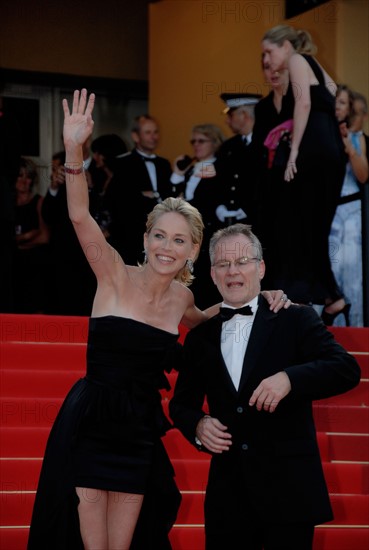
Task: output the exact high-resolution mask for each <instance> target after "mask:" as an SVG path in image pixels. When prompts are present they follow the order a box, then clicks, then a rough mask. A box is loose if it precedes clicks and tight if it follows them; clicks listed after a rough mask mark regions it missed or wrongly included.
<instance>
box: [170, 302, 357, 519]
mask: <svg viewBox="0 0 369 550" xmlns="http://www.w3.org/2000/svg"><path fill="white" fill-rule="evenodd" d="M221 329H222V321H221V319H220V317H219V315H217V316H215V317H213V318H211V319H209V320H208V321H206V322H205V323H203V324H201V325H199V326H198V327H196V328H195V329H192V330H191V331H190V332H189V333H188V335H187V337H186V340H185V343H184V363H183V366H182V368H181V369H180V372H179V375H178V380H177V384H176V387H175V392H174V396H173V399H172V401H171V403H170V415H171V418H172V420H173V422H174V425H175V426H176V427H178V428H179V429H180V430H181V431H182V433H183V434H184V436H185V437H186V438H187V439H188V440H189V441H190V442H191V443H192V444H193V445H196V443H195V433H196V426H197V423H198V421H199V420H200V419H201V418H202V417H203V416H204V414H205V412H206V408H204V405H203V404H204V400H206V401H205V402H207V407H208V410H209V413H208V414H210V416H212V417H215V418H217V419H218V420H220V422H222V423H223V424H224V425H225V426H227V428H228V432H230V433H231V435H232V441H233V443H232V446H231V448H230V450H229V451H226V452H223V453H221V454H214V455H213V456H212V459H211V466H210V472H209V479H208V484H207V491H206V492H207V496H206V505H205V520H206V523H207V524H208V525H209V523H210V522H211V521H219V518H218V519H217V518H216V516H214V515H213V514H212V512H213V510H214V509H215V508H216V507H217V502H219V499H223V501H226V502H227V505H226V511H225V512H224V513H223V519H224V521H225V522H227V520H228V521H229V523H230V528H232V521H233V522H234V517H237V515H238V513H239V511H238V510H237V509H234V510H233V509H232V506H234V505H235V504H234V503H237V502H239V499H236V498H233V496H235V494H236V491H241V498H247V499H249V500H250V502H251V503H252V506H254V507H255V509H256V510H258V511H259V512H260V513H261V514H262V516H263V519H265V520H266V521H267V522H272V523H275V522H278V523H290V522H307V523H313V524H319V523H322V522H326V521H329V520H331V519H332V510H331V506H330V502H329V496H328V491H327V487H326V483H325V480H324V475H323V470H322V465H321V459H320V455H319V449H318V443H317V437H316V432H315V427H314V420H313V410H312V403H313V401H314V400H316V399H323V398H326V397H330V396H333V395H336V394H339V393H343V392H346V391H348V390H350V389H351V388H353V387H354V386H356V385H357V384H358V383H359V381H360V368H359V366H358V364H357V362H356V360H355V359H354V358H353V357H352V356H351V355H350V354H349V353H347V352H346V351H345V350H344V349H343V348H342V347H341V346H340V345H339V344H338V343H337V342H335V340H334V338H333V336H332V334H331V333H330V332H329V331H328V330H327V329H326V328H325V326H324V325H323V323H322V321H321V319H320V317H318V315H317V314H316V312H315V310H314V309H313V308H311V307H309V306H291V307H290V308H289V309H287V310H285V309H282V310H280V311H279V312H278V313H273V312H271V311H270V310H269V305H268V304H267V302H266V300H265V299H264V298H263V297H261V296H260V298H259V308H258V311H257V313H256V316H255V320H254V323H253V326H252V330H251V334H250V338H249V342H248V346H247V350H246V354H245V357H244V361H243V370H242V374H241V380H240V385H239V389H238V391H237V390H236V388H235V387H234V385H233V383H232V380H231V378H230V376H229V373H228V370H227V367H226V365H225V363H224V360H223V357H222V353H221V347H220V346H221ZM283 370H284V371H285V372H286V373H287V375H288V377H289V379H290V382H291V386H292V389H291V391H290V393H289V394H288V395H287V396H286V397H285V398H284V399H283V400H281V402H280V403H279V405H278V406H277V408H276V410H275V412H273V413H270V412H266V411H263V410H262V411H258V410H257V409H256V407H255V406H253V407H250V406H249V404H248V403H249V399H250V397H251V395H252V393H253V391H254V389H255V388H256V387H257V386H258V384H259V383H260V382H261V381H262V380H263V379H264V378H267V377H269V376H271V375H273V374H275V373H277V372H280V371H283ZM202 450H205V451H206V448H205V447H202ZM204 483H205V480H204ZM243 495H244V497H243Z"/></svg>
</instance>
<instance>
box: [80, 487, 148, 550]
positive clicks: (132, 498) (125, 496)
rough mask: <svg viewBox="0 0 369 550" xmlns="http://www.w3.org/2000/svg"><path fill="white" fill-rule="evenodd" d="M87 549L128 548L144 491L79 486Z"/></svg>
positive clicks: (81, 525)
mask: <svg viewBox="0 0 369 550" xmlns="http://www.w3.org/2000/svg"><path fill="white" fill-rule="evenodd" d="M76 491H77V495H78V497H79V499H80V503H79V506H78V513H79V522H80V529H81V536H82V540H83V544H84V547H85V550H103V549H104V550H129V547H130V544H131V540H132V537H133V533H134V530H135V527H136V523H137V519H138V516H139V514H140V510H141V506H142V502H143V495H134V494H129V493H119V492H111V491H101V490H99V489H87V488H83V487H76Z"/></svg>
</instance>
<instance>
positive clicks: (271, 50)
mask: <svg viewBox="0 0 369 550" xmlns="http://www.w3.org/2000/svg"><path fill="white" fill-rule="evenodd" d="M262 52H263V59H264V62H265V63H269V65H270V68H271V70H272V71H281V70H287V71H288V74H289V80H290V84H291V86H292V90H293V134H292V142H291V151H290V155H289V158H288V161H287V165H286V168H285V170H284V173H283V181H284V191H283V193H281V199H280V200H281V203H280V204H275V205H274V207H275V208H276V209H278V208H281V209H283V211H284V212H285V213H286V216H285V219H284V223H283V224H282V227H279V230H278V232H277V234H276V235H277V236H278V240H277V239H275V242H274V245H273V244H272V246H275V247H276V250H277V251H279V254H278V253H276V251H274V252H275V253H274V255H273V257H274V258H277V257H279V258H280V260H279V265H278V266H277V265H273V269H274V271H275V273H276V277H275V279H274V282H278V283H277V284H278V285H281V284H282V285H283V286H282V287H283V288H284V289H286V290H287V291H288V293H289V296H290V297H291V299H292V300H293V301H295V302H301V303H306V304H309V303H310V304H322V305H324V306H325V311H327V312H329V313H335V311H337V310H341V309H343V308H344V307H345V301H344V299H343V296H342V293H341V292H340V290H339V288H338V286H337V283H336V280H335V278H334V275H333V272H332V269H331V265H330V258H329V246H328V237H329V231H330V227H331V223H332V220H333V216H334V213H335V210H336V206H337V203H338V199H339V195H340V191H341V187H342V182H343V177H344V172H345V157H344V150H343V146H342V139H341V136H340V132H339V127H338V123H337V120H336V117H335V93H336V85H335V83H334V82H333V80H332V78H331V77H330V76H329V75H328V73H327V72H326V71H325V70H324V69H323V68H322V67H321V66H320V64H319V63H318V62H317V61H316V59H315V58H314V57H313V56H314V54H315V53H316V46H315V45H314V44H313V42H312V39H311V36H310V34H309V33H308V32H306V31H303V30H299V31H298V30H296V29H294V28H293V27H290V26H288V25H279V26H277V27H273V28H272V29H270V30H269V31H267V32H266V33H265V35H264V37H263V40H262ZM281 234H283V235H284V237H283V238H282V239H281Z"/></svg>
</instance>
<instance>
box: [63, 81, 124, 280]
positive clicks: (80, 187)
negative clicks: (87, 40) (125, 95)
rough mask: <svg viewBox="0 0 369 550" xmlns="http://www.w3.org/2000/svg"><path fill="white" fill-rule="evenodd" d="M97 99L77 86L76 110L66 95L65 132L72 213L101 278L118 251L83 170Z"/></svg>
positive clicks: (110, 265)
mask: <svg viewBox="0 0 369 550" xmlns="http://www.w3.org/2000/svg"><path fill="white" fill-rule="evenodd" d="M94 103H95V95H94V94H90V96H89V98H88V99H87V90H86V89H83V90H81V92H80V91H79V90H75V92H74V94H73V104H72V112H70V110H69V106H68V102H67V100H66V99H63V110H64V129H63V136H64V146H65V152H66V160H65V181H66V186H67V200H68V212H69V217H70V219H71V221H72V223H73V226H74V229H75V231H76V234H77V237H78V240H79V242H80V245H81V246H82V249H83V251H84V254H85V256H86V258H87V260H88V262H89V263H90V266H91V268H92V270H93V271H94V273H95V275H96V278H97V279H98V281H99V280H101V279H102V278H104V277H107V276H109V275H110V274H111V273H112V272H113V271H114V268H115V264H116V261H115V260H116V252H115V251H114V249H113V248H112V247H111V246H110V245H109V244H108V243H107V242H106V239H105V237H104V235H103V233H102V232H101V230H100V228H99V226H98V224H97V223H96V222H95V220H94V219H93V218H92V216H91V215H90V211H89V195H88V185H87V180H86V177H85V174H84V170H83V152H82V146H83V144H84V143H85V141H86V140H87V138H88V137H89V136H90V135H91V133H92V130H93V125H94V122H93V120H92V111H93V108H94Z"/></svg>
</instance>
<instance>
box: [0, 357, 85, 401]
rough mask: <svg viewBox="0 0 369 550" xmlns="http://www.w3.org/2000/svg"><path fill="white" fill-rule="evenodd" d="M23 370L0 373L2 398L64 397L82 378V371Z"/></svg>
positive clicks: (8, 370)
mask: <svg viewBox="0 0 369 550" xmlns="http://www.w3.org/2000/svg"><path fill="white" fill-rule="evenodd" d="M73 367H74V366H73V365H71V368H70V370H59V371H49V370H25V369H22V370H21V369H16V370H11V369H3V370H1V371H0V387H1V395H2V397H15V396H16V397H30V398H32V397H35V396H37V397H50V396H52V397H65V396H66V394H67V392H68V391H69V390H70V388H71V387H72V385H73V384H74V382H76V381H77V380H78V379H79V378H81V377H82V376H84V371H81V370H74V369H73Z"/></svg>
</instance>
